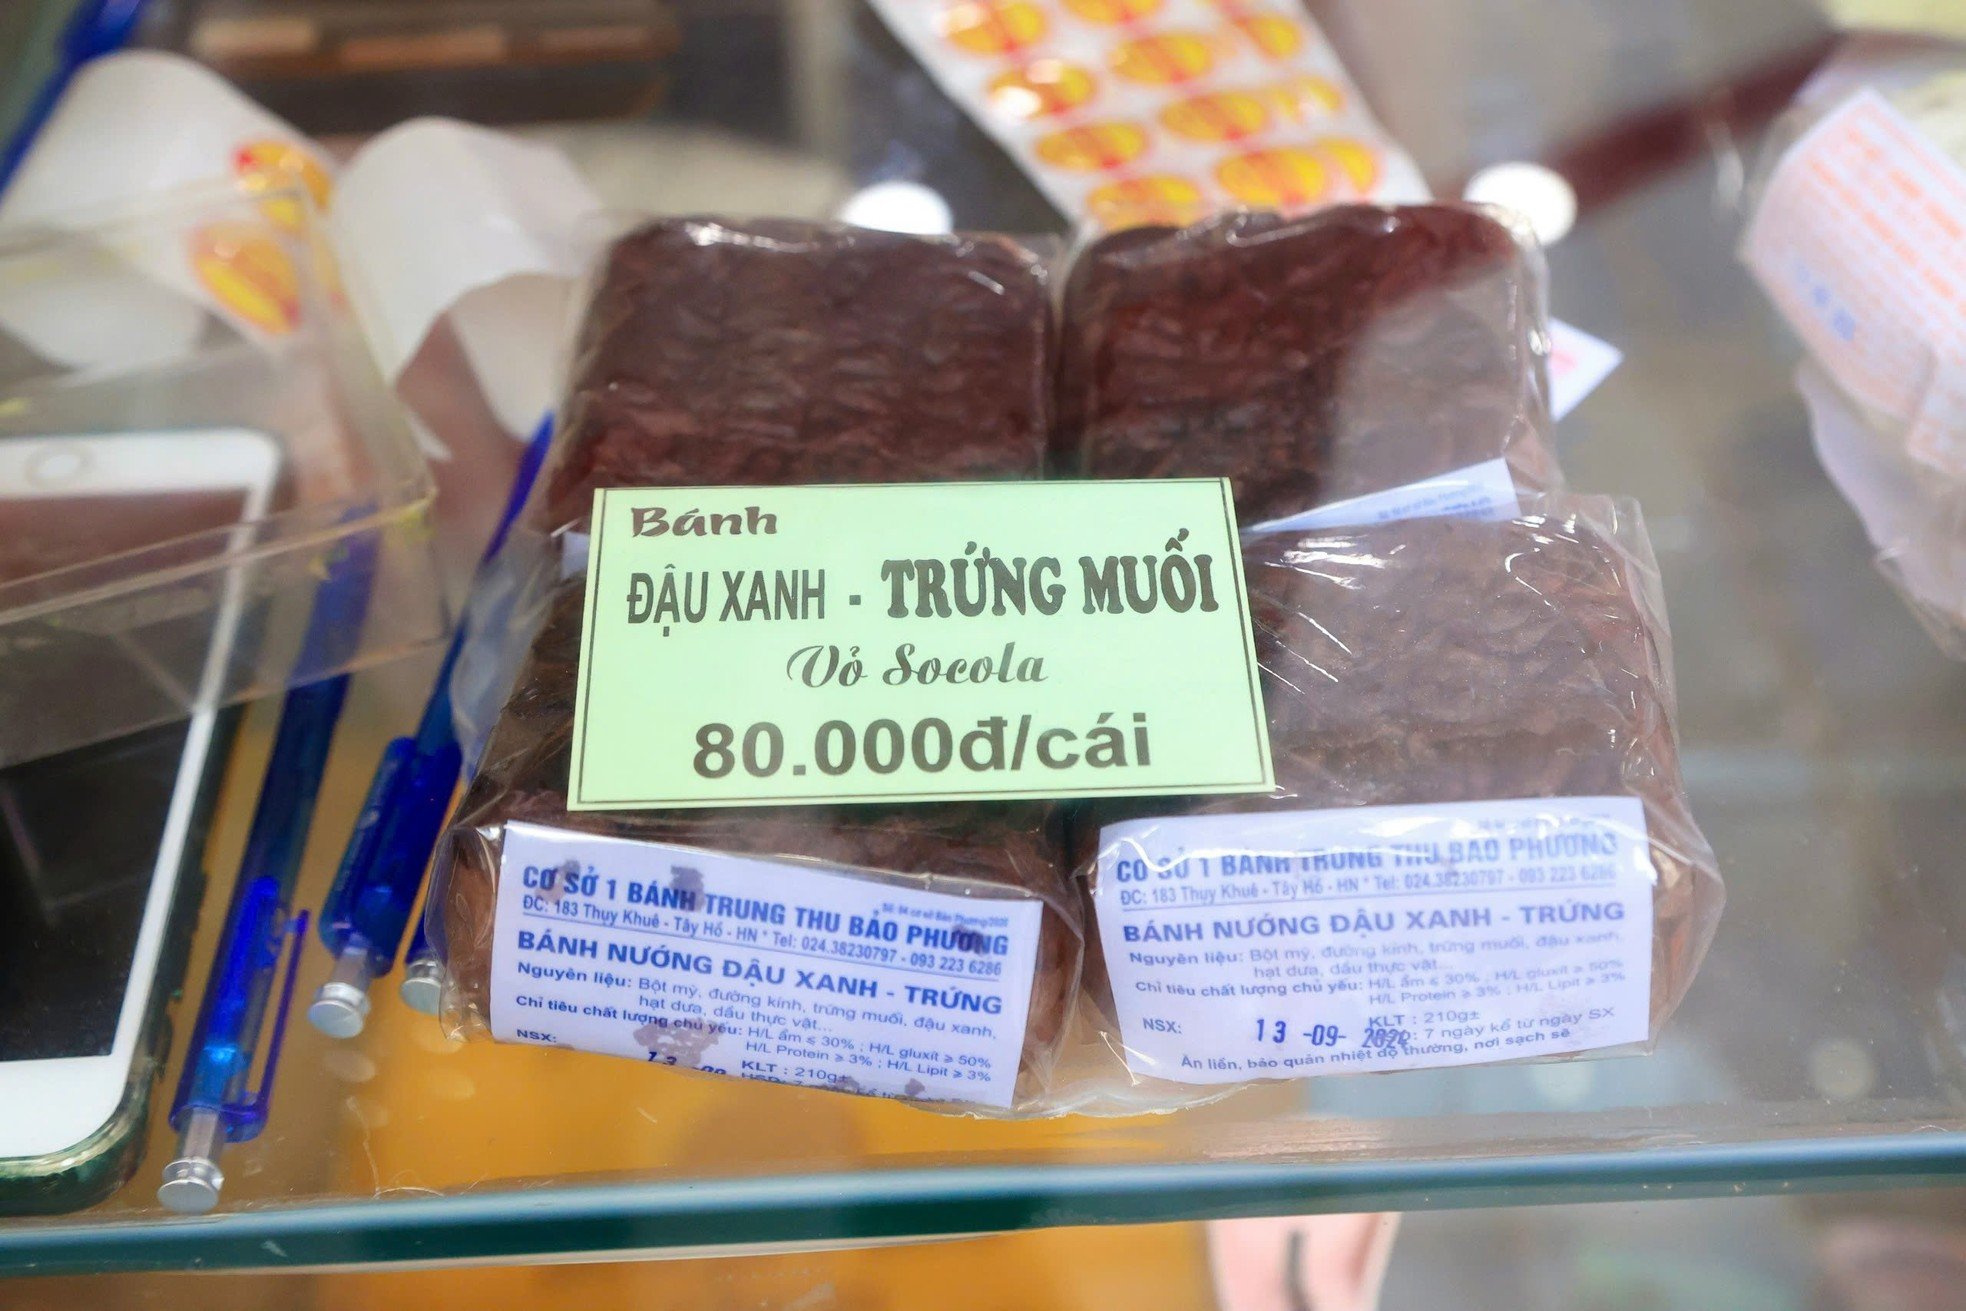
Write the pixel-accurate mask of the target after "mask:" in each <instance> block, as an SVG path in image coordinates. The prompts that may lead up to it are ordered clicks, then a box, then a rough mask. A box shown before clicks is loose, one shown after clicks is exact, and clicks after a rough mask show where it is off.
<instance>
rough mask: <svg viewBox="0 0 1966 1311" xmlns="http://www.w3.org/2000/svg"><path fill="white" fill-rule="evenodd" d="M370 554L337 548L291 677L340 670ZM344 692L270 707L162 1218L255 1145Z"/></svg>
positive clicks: (334, 688)
mask: <svg viewBox="0 0 1966 1311" xmlns="http://www.w3.org/2000/svg"><path fill="white" fill-rule="evenodd" d="M375 552H376V545H375V540H374V538H373V537H372V536H364V537H358V538H356V539H355V540H353V541H351V542H349V543H348V544H347V545H346V546H344V547H342V548H341V555H340V557H339V558H338V559H337V560H335V561H334V562H333V564H332V565H331V566H330V569H329V574H328V577H327V579H326V580H325V581H324V582H323V583H322V584H321V587H320V590H319V591H318V592H317V593H316V595H315V599H314V607H313V610H312V612H311V613H310V614H309V615H308V619H307V632H306V634H305V636H303V637H302V639H301V662H302V663H301V666H300V669H299V672H300V674H301V676H303V677H304V676H305V673H306V670H307V669H308V668H310V667H312V668H316V669H324V668H332V667H334V666H336V665H338V664H340V663H341V662H342V656H343V654H344V653H345V652H346V651H347V650H348V648H349V647H350V646H352V644H353V642H354V640H355V638H356V636H357V635H358V634H359V633H360V632H361V628H362V621H363V619H364V617H365V616H366V614H367V611H368V603H369V587H370V580H371V577H372V575H373V573H374V568H375ZM347 693H348V675H346V674H338V675H335V676H334V677H331V678H322V679H316V680H315V681H313V682H309V683H304V684H302V685H301V686H299V687H296V688H294V689H293V690H292V691H290V692H288V693H287V698H286V700H285V702H283V703H282V705H281V707H280V727H279V729H278V731H277V732H276V733H275V734H274V738H273V750H272V754H271V756H270V757H269V758H268V761H267V766H266V777H265V781H264V782H263V783H262V784H261V786H260V793H259V801H258V804H257V805H256V806H255V808H254V810H253V822H252V827H251V829H249V830H248V832H247V835H246V850H245V854H244V856H242V857H241V858H240V862H239V883H238V886H237V888H236V889H235V890H234V892H233V900H232V908H231V910H230V912H229V913H228V915H227V917H226V926H225V934H224V937H223V938H222V939H221V941H220V943H219V950H218V955H217V957H216V958H215V960H214V962H213V966H212V973H211V976H210V978H209V979H207V981H206V984H205V1000H204V1004H203V1006H202V1007H201V1008H200V1009H199V1013H198V1024H197V1027H196V1028H194V1029H193V1030H192V1034H191V1044H190V1046H189V1047H188V1048H187V1049H186V1052H185V1059H184V1073H183V1074H182V1076H180V1078H179V1080H178V1088H177V1098H176V1100H175V1101H174V1102H173V1103H172V1106H171V1127H172V1128H173V1129H176V1130H177V1131H178V1135H179V1137H178V1155H177V1159H175V1160H173V1161H172V1162H171V1163H170V1164H169V1165H168V1166H166V1167H164V1180H163V1183H162V1184H161V1185H159V1187H158V1189H157V1200H158V1201H160V1202H162V1203H163V1204H164V1205H165V1206H166V1207H168V1208H170V1209H171V1210H173V1211H183V1212H203V1211H209V1210H211V1209H212V1207H214V1206H216V1205H217V1204H218V1197H219V1190H220V1189H221V1188H222V1187H223V1186H224V1183H225V1175H224V1173H223V1172H222V1171H221V1170H220V1169H219V1164H218V1163H219V1156H220V1154H221V1153H222V1152H223V1151H224V1149H225V1146H226V1144H227V1143H235V1142H245V1141H246V1140H248V1139H251V1138H254V1137H257V1136H258V1134H259V1131H260V1130H261V1129H262V1128H264V1127H265V1125H266V1110H267V1100H268V1096H269V1094H270V1093H271V1090H272V1087H273V1074H274V1071H275V1069H276V1068H277V1067H278V1065H279V1062H280V1045H281V1040H282V1039H283V1038H284V1037H285V1035H286V1027H287V1010H288V1004H289V1002H291V1000H292V997H293V986H294V972H295V969H296V968H297V967H298V965H299V962H300V947H301V943H302V941H303V939H304V935H305V934H306V931H307V913H306V912H305V911H302V912H300V913H299V914H297V915H293V916H289V915H288V913H287V908H286V906H287V899H288V897H289V895H290V894H291V893H292V890H293V885H294V880H295V877H296V876H297V875H298V873H299V871H300V858H301V853H302V850H303V849H304V848H305V847H306V845H307V830H308V826H309V822H310V821H311V820H312V818H313V814H314V803H315V800H316V799H317V798H318V796H319V795H320V791H321V775H322V773H323V771H324V770H325V768H326V766H327V759H328V749H329V747H330V746H331V745H332V743H333V741H334V730H335V722H336V721H337V720H338V719H339V718H340V717H341V706H342V701H343V700H344V699H345V698H346V696H347ZM290 939H291V946H289V945H288V944H289V940H290ZM283 953H284V954H285V955H286V956H287V969H286V975H285V978H284V980H283V981H282V983H281V985H280V993H279V997H278V1000H277V1001H275V1002H274V1005H273V1008H272V1010H273V1032H272V1036H271V1037H270V1039H269V1040H268V1043H267V1049H266V1060H265V1063H264V1065H263V1067H262V1068H261V1070H260V1075H259V1084H258V1086H257V1087H256V1088H254V1089H253V1090H252V1091H251V1092H250V1093H248V1092H247V1091H246V1085H247V1081H248V1080H249V1079H250V1078H251V1076H252V1069H253V1061H254V1055H255V1053H256V1051H257V1049H258V1047H259V1037H260V1030H261V1027H262V1026H263V1024H264V1022H265V1020H266V1016H267V1009H268V1007H267V1003H268V1001H269V999H271V998H272V995H273V977H274V972H275V970H276V969H277V968H278V966H279V963H280V958H281V956H282V954H283Z"/></svg>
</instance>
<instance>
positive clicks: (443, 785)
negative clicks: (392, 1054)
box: [307, 417, 552, 1038]
mask: <svg viewBox="0 0 1966 1311" xmlns="http://www.w3.org/2000/svg"><path fill="white" fill-rule="evenodd" d="M551 436H552V421H551V419H550V417H549V418H548V419H547V420H546V421H545V422H543V423H541V424H540V426H539V429H538V430H537V431H536V432H535V433H534V434H533V437H532V440H531V441H530V442H528V443H527V445H526V449H525V452H524V454H522V455H521V456H520V457H519V467H518V469H517V471H516V473H515V474H514V476H513V479H512V490H511V492H510V494H509V495H508V496H507V497H506V502H505V508H504V510H503V511H502V512H501V514H500V516H499V521H498V525H497V527H496V528H495V529H494V530H493V531H492V537H491V541H490V543H489V544H487V545H486V547H485V553H484V557H483V559H482V561H481V562H480V564H479V571H480V573H481V574H482V573H483V571H484V569H485V567H486V565H488V564H489V563H490V561H491V559H492V557H494V556H495V555H497V554H498V551H499V548H500V547H501V546H503V545H504V544H505V538H506V534H507V533H508V532H509V530H510V529H511V527H512V522H513V520H515V519H516V518H518V515H519V510H520V507H521V506H523V505H524V504H525V500H526V495H527V493H528V492H529V491H530V490H531V488H532V484H533V480H534V478H536V477H537V476H538V473H539V468H540V465H541V464H542V463H543V462H544V460H545V456H546V447H547V445H548V442H549V440H550V439H551ZM464 638H465V633H464V628H463V627H462V626H460V627H459V629H458V631H457V632H456V633H455V634H453V635H452V637H451V644H450V647H449V649H448V650H446V651H445V652H444V661H443V664H442V665H440V666H439V667H438V670H437V681H436V685H435V687H434V688H432V690H431V693H430V700H429V701H428V702H427V703H426V704H425V706H424V708H423V716H422V718H421V719H420V720H419V721H418V723H417V729H416V734H415V736H414V737H399V738H397V739H395V740H394V741H392V742H391V743H390V744H389V745H388V747H387V748H385V749H384V751H383V753H382V761H381V763H380V764H379V765H378V766H377V768H376V774H375V780H374V781H373V782H372V783H371V784H370V785H369V795H368V799H367V800H366V801H365V802H364V803H363V806H362V814H361V818H359V819H358V820H356V822H355V830H354V832H353V833H352V834H351V835H350V837H349V841H348V848H347V850H346V851H345V852H344V853H343V855H342V861H341V868H340V870H339V871H338V872H337V873H336V875H335V881H334V887H333V888H332V889H331V890H330V891H329V893H328V899H327V901H326V902H325V903H324V904H323V905H322V907H321V915H320V919H319V921H318V931H319V934H320V938H321V945H323V946H324V947H326V948H327V949H328V950H329V951H330V952H331V953H333V955H334V958H335V966H334V972H333V974H331V975H330V976H329V977H328V981H327V982H326V983H323V984H322V985H321V987H320V989H319V990H318V991H317V992H316V993H315V994H314V1001H313V1004H312V1005H310V1006H309V1007H308V1008H307V1018H308V1020H309V1022H311V1023H312V1024H313V1025H314V1027H315V1028H317V1029H319V1030H320V1031H321V1032H323V1033H325V1034H328V1035H329V1036H330V1037H335V1038H352V1037H354V1036H355V1035H356V1034H358V1033H360V1032H361V1031H362V1027H363V1025H364V1024H366V1023H367V1021H368V1014H369V985H370V984H371V983H373V982H374V981H375V980H376V979H377V978H379V977H380V976H382V975H385V974H387V973H389V970H390V967H391V966H393V965H394V964H395V963H396V952H397V949H398V948H400V947H401V946H402V943H403V931H404V929H405V928H407V927H408V925H409V922H410V913H411V911H412V910H414V909H415V907H416V896H417V891H418V890H419V889H420V888H421V887H422V886H423V877H424V871H425V869H426V867H427V866H428V865H429V863H430V856H431V852H432V851H433V850H434V849H435V848H436V845H437V838H438V834H439V833H440V831H441V830H442V828H443V823H444V816H445V814H446V813H447V812H448V811H449V809H450V801H451V794H452V792H454V791H455V790H456V787H457V778H458V774H459V772H460V771H461V769H462V766H463V754H462V751H461V749H460V748H459V746H458V741H457V730H456V725H455V724H454V722H453V721H452V717H451V698H450V685H451V674H452V671H453V670H455V669H456V667H457V660H458V654H459V652H460V651H461V650H462V649H463V646H464ZM419 948H421V951H422V955H419V954H418V951H419ZM436 965H437V962H436V961H435V959H434V957H432V956H431V955H430V953H429V947H428V942H427V940H426V939H425V938H424V936H423V924H422V920H420V919H419V920H418V921H417V932H416V937H415V940H414V942H413V943H412V947H411V953H410V956H409V957H408V958H407V959H406V961H405V963H404V971H405V972H404V977H403V996H404V998H405V1000H407V1001H408V1002H409V1003H410V1004H411V1005H412V1006H414V1007H415V1008H416V1009H418V1010H425V1011H430V1012H435V1010H436V1009H437V998H438V995H439V994H440V992H441V990H442V974H441V971H440V970H438V969H437V968H436Z"/></svg>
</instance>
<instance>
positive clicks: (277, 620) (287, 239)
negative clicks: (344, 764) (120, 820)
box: [0, 187, 446, 766]
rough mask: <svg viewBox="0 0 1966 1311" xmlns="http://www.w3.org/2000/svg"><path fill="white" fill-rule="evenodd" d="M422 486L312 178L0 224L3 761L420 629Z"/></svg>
mask: <svg viewBox="0 0 1966 1311" xmlns="http://www.w3.org/2000/svg"><path fill="white" fill-rule="evenodd" d="M431 495H432V484H431V480H430V476H429V470H428V469H427V467H426V466H425V463H424V460H423V457H422V455H421V453H420V452H419V451H418V449H417V446H416V442H415V440H414V438H413V437H412V435H411V433H410V430H409V428H408V427H407V424H406V420H405V419H404V417H403V414H402V411H401V410H400V409H399V407H398V406H397V403H396V401H395V399H394V397H393V396H392V395H391V393H390V390H389V388H388V386H387V384H386V383H385V382H384V380H383V379H382V377H381V376H380V374H379V373H378V372H377V370H376V368H375V365H374V363H373V362H372V360H371V358H370V356H369V352H368V350H367V348H366V346H365V345H364V343H363V341H362V338H361V335H360V332H359V329H358V328H357V326H356V323H355V320H354V317H353V315H352V313H351V312H350V310H349V307H348V303H347V300H346V297H345V296H344V295H343V294H342V291H341V288H340V283H339V278H338V276H337V274H336V271H335V268H334V265H333V260H332V257H331V256H330V255H329V253H328V248H327V246H326V243H325V242H324V241H323V240H322V239H321V237H320V232H319V224H318V218H317V215H316V213H315V211H314V208H313V206H312V203H311V201H310V199H309V197H308V195H307V193H306V192H305V191H304V190H301V189H299V188H298V187H297V188H295V189H294V190H292V191H285V190H279V189H274V190H262V191H258V192H255V193H247V192H245V191H241V190H235V189H232V188H230V187H227V188H198V189H193V190H188V191H185V192H181V193H177V194H175V195H173V196H172V197H171V198H170V199H168V200H166V201H163V202H159V203H156V204H151V205H146V206H144V207H142V208H141V209H129V210H124V211H119V212H117V213H115V214H102V215H94V216H90V217H88V218H87V219H86V220H83V219H78V220H74V221H70V220H67V219H64V220H63V221H61V223H60V225H59V226H58V227H57V226H54V225H49V226H47V227H43V228H38V229H36V230H34V231H23V230H15V231H11V232H8V233H5V234H0V766H5V765H8V764H12V763H15V762H18V761H22V760H29V759H33V758H36V757H38V756H43V755H48V754H52V753H54V752H58V751H64V750H68V749H70V748H73V747H78V746H82V745H86V744H87V743H90V742H94V741H100V740H102V739H105V738H110V737H114V736H117V735H119V734H122V733H127V732H132V731H135V730H137V729H139V728H143V727H146V726H149V725H152V724H158V723H163V722H167V721H169V720H172V719H175V718H180V717H183V716H185V715H187V714H189V713H192V712H194V711H198V710H203V709H208V708H213V707H217V706H221V705H226V704H229V703H232V702H236V701H241V700H245V699H248V698H252V697H257V696H261V695H265V694H268V693H272V692H278V691H280V690H281V689H283V688H285V687H287V686H288V685H290V684H294V683H300V682H307V681H311V680H314V679H317V678H322V677H326V676H329V675H331V674H335V673H339V672H342V671H345V670H348V669H352V668H355V667H357V666H360V665H364V664H369V663H372V662H375V661H379V660H382V659H386V658H389V657H392V656H395V655H398V654H402V653H405V652H407V651H409V650H412V649H414V648H416V647H417V646H419V645H422V644H425V643H427V642H430V641H433V640H434V639H436V638H437V637H438V636H439V635H440V634H441V633H442V632H443V631H444V628H445V626H446V614H445V604H444V598H443V593H442V590H441V587H440V583H439V578H438V575H437V573H436V570H435V567H434V563H433V560H432V556H431V552H430V549H429V541H428V539H429V532H428V529H427V526H426V520H425V512H426V509H427V507H428V504H429V502H430V499H431ZM371 558H372V560H373V565H372V566H369V565H368V563H367V562H368V561H369V560H370V559H371ZM351 559H352V560H354V561H357V562H359V563H360V565H361V567H362V568H363V569H364V571H365V572H368V573H369V576H370V587H369V603H368V605H367V606H366V620H365V621H364V622H362V623H361V624H359V625H354V624H350V625H347V626H346V631H342V632H338V633H337V634H336V636H335V640H333V641H329V642H326V643H315V644H314V645H313V646H312V647H311V648H310V649H307V650H303V649H301V642H300V635H301V630H302V628H303V627H304V625H305V622H306V619H307V615H308V612H309V610H310V608H311V606H312V604H313V601H314V597H315V593H316V590H317V586H318V584H319V583H320V582H321V581H322V580H323V579H324V578H326V577H327V576H328V574H329V572H330V570H331V569H332V568H335V567H336V566H337V565H339V566H341V567H342V568H343V569H344V570H345V569H346V568H347V567H348V562H349V561H350V560H351Z"/></svg>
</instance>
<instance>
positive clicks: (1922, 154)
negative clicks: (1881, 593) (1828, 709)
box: [1741, 36, 1966, 657]
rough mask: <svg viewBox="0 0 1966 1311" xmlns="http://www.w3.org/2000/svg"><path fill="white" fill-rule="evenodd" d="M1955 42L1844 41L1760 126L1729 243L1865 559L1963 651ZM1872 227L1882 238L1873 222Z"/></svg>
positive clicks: (1964, 130)
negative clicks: (1869, 555) (1780, 330)
mask: <svg viewBox="0 0 1966 1311" xmlns="http://www.w3.org/2000/svg"><path fill="white" fill-rule="evenodd" d="M1962 226H1966V47H1961V46H1959V45H1955V44H1947V43H1944V42H1939V41H1915V40H1907V39H1903V38H1887V37H1881V36H1864V37H1859V38H1857V39H1855V40H1853V41H1851V42H1849V43H1847V44H1846V45H1845V46H1844V47H1843V48H1842V49H1841V50H1840V51H1839V52H1838V53H1837V55H1836V56H1835V57H1834V58H1833V59H1831V60H1830V61H1829V62H1828V63H1827V64H1825V65H1824V66H1823V67H1822V68H1821V69H1820V70H1818V71H1817V73H1816V74H1815V75H1814V76H1813V77H1812V78H1811V79H1810V80H1809V82H1808V83H1807V84H1806V85H1805V86H1804V87H1803V88H1802V90H1801V92H1800V93H1799V94H1798V95H1797V97H1796V103H1795V105H1794V106H1793V107H1792V108H1791V109H1790V110H1789V112H1788V113H1787V114H1786V115H1785V116H1784V117H1783V118H1782V119H1781V120H1780V121H1778V123H1777V124H1776V126H1775V128H1774V130H1773V132H1772V133H1771V144H1770V145H1769V147H1768V149H1767V150H1766V152H1765V157H1764V162H1763V165H1762V167H1761V169H1760V170H1759V174H1758V176H1757V179H1756V183H1755V186H1754V188H1753V192H1752V195H1751V198H1750V201H1749V206H1748V221H1747V227H1746V231H1745V233H1744V236H1743V240H1742V247H1741V255H1742V258H1743V260H1744V261H1745V262H1746V264H1747V265H1748V267H1749V269H1750V270H1751V271H1752V272H1753V273H1754V274H1755V276H1756V278H1757V280H1758V281H1759V282H1760V283H1761V286H1762V289H1763V291H1765V292H1766V293H1767V295H1768V297H1769V299H1770V301H1771V302H1773V304H1774V306H1775V308H1776V310H1777V311H1778V312H1779V313H1780V314H1781V316H1782V318H1783V319H1784V321H1785V322H1786V323H1787V324H1788V326H1789V328H1790V329H1791V330H1792V331H1793V332H1794V333H1795V335H1796V337H1797V338H1798V339H1799V340H1800V341H1801V342H1802V344H1803V346H1804V348H1805V349H1806V350H1807V352H1808V357H1809V358H1808V360H1807V362H1806V363H1805V364H1804V365H1803V367H1802V369H1801V370H1800V372H1799V373H1798V375H1797V386H1798V389H1799V390H1800V391H1801V393H1802V396H1803V399H1804V401H1805V402H1806V403H1807V405H1808V408H1809V418H1810V425H1811V428H1812V429H1813V432H1814V438H1815V446H1816V451H1817V453H1818V455H1819V456H1820V458H1821V459H1822V462H1823V467H1824V469H1825V470H1826V471H1827V472H1828V474H1829V475H1830V478H1831V480H1832V481H1833V482H1834V483H1835V484H1836V487H1837V490H1838V491H1840V492H1841V493H1842V494H1843V495H1844V497H1845V498H1846V499H1847V500H1848V501H1849V502H1850V504H1851V507H1852V508H1853V509H1854V510H1855V511H1856V512H1857V515H1858V517H1859V518H1860V519H1862V520H1863V524H1864V530H1865V532H1866V533H1867V534H1868V535H1869V537H1870V539H1871V542H1872V544H1873V545H1874V546H1875V547H1876V549H1877V557H1876V558H1877V563H1878V567H1879V568H1880V570H1882V572H1883V573H1884V575H1885V576H1886V577H1887V578H1888V579H1890V581H1891V583H1892V584H1893V586H1895V587H1896V588H1897V589H1898V591H1899V592H1900V593H1901V594H1902V595H1903V596H1904V598H1905V600H1906V601H1907V602H1908V603H1909V604H1910V605H1911V607H1912V610H1913V612H1914V613H1915V614H1917V616H1918V617H1919V619H1920V620H1921V621H1922V622H1923V623H1924V624H1925V625H1926V627H1927V628H1928V629H1929V630H1930V631H1931V632H1932V634H1933V636H1934V637H1935V638H1936V639H1937V641H1938V642H1939V644H1940V646H1941V647H1943V648H1944V649H1945V650H1946V651H1947V652H1948V653H1949V654H1951V655H1953V656H1955V657H1960V656H1962V654H1966V314H1962V313H1961V311H1960V307H1959V302H1958V298H1957V295H1956V294H1955V291H1954V288H1953V283H1954V279H1955V277H1956V273H1957V267H1958V235H1957V234H1958V232H1959V230H1960V228H1961V227H1962ZM1887 234H1888V235H1887Z"/></svg>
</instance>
